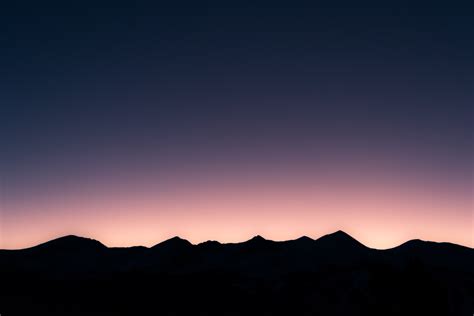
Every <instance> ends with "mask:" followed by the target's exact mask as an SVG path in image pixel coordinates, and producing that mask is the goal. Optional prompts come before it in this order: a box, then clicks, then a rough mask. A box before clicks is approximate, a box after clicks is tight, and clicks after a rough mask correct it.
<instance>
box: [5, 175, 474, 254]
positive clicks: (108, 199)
mask: <svg viewBox="0 0 474 316" xmlns="http://www.w3.org/2000/svg"><path fill="white" fill-rule="evenodd" d="M226 179H229V178H226ZM347 179H348V178H347V177H338V176H335V175H331V176H327V177H325V176H320V177H319V178H314V177H312V176H311V175H309V176H307V177H302V176H301V175H300V176H298V177H296V178H292V177H290V176H285V177H281V178H279V177H270V176H268V177H266V178H261V179H257V178H256V177H253V178H245V176H242V177H232V181H229V180H223V179H222V178H207V179H204V180H200V179H199V178H196V179H195V180H194V181H193V180H189V181H187V182H186V183H185V184H183V183H180V184H179V185H169V186H167V187H163V186H161V187H158V186H153V185H150V184H147V185H146V186H144V187H146V189H143V190H139V189H137V188H136V190H134V191H133V193H130V192H128V194H125V193H124V192H121V191H120V189H117V188H116V189H115V191H114V190H109V191H107V192H105V191H104V190H101V189H100V188H99V187H95V188H89V189H88V190H89V191H87V192H85V191H83V192H75V193H74V194H70V195H64V196H62V198H61V199H60V198H58V197H57V195H54V198H53V197H51V196H46V197H43V198H42V199H36V200H25V201H23V202H22V203H19V202H17V203H15V204H14V205H10V206H9V207H10V208H14V214H15V216H14V217H11V218H9V217H4V220H3V223H4V224H3V227H2V234H1V236H0V237H1V239H0V248H2V249H17V248H25V247H30V246H34V245H36V244H38V243H42V242H45V241H47V240H50V239H53V238H56V237H60V236H63V235H69V234H75V235H79V236H84V237H90V238H94V239H97V240H99V241H101V242H103V243H104V244H106V245H107V246H136V245H144V246H152V245H154V244H156V243H158V242H161V241H163V240H165V239H167V238H170V237H173V236H176V235H179V236H180V237H182V238H185V239H188V240H189V241H191V242H192V243H199V242H203V241H206V240H218V241H220V242H241V241H244V240H247V239H249V238H251V237H252V236H254V235H257V234H259V235H262V236H264V237H265V238H268V239H272V240H289V239H295V238H298V237H300V236H302V235H307V236H309V237H312V238H318V237H320V236H322V235H324V234H327V233H331V232H334V231H336V230H344V231H346V232H347V233H349V234H350V235H352V236H353V237H354V238H356V239H358V240H359V241H360V242H362V243H363V244H365V245H366V246H369V247H373V248H379V249H385V248H391V247H394V246H397V245H399V244H401V243H403V242H405V241H407V240H410V239H414V238H419V239H424V240H432V241H439V242H441V241H443V242H444V241H445V242H453V243H457V244H462V245H466V246H469V247H473V246H474V242H473V216H472V199H471V197H470V194H469V192H468V190H466V188H464V189H460V188H459V187H454V186H452V187H449V186H446V185H433V184H432V183H431V184H430V185H424V184H423V183H422V182H420V181H417V182H416V181H414V180H413V179H412V181H411V182H409V183H408V182H403V181H402V180H406V179H400V178H398V179H397V177H395V176H393V175H390V176H381V175H377V177H375V176H371V175H370V174H368V175H367V176H366V177H365V178H364V180H363V181H361V180H359V181H348V180H347ZM32 210H35V211H32Z"/></svg>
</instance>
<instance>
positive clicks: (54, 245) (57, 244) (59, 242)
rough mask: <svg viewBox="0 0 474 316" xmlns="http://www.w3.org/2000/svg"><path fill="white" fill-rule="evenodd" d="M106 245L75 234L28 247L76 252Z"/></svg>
mask: <svg viewBox="0 0 474 316" xmlns="http://www.w3.org/2000/svg"><path fill="white" fill-rule="evenodd" d="M106 248H107V247H106V246H105V245H103V244H102V243H101V242H99V241H97V240H95V239H91V238H84V237H79V236H75V235H68V236H64V237H60V238H57V239H53V240H50V241H48V242H45V243H42V244H39V245H37V246H35V247H31V248H29V250H31V251H53V252H78V251H97V250H103V249H106Z"/></svg>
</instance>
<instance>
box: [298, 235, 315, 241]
mask: <svg viewBox="0 0 474 316" xmlns="http://www.w3.org/2000/svg"><path fill="white" fill-rule="evenodd" d="M295 241H302V242H308V241H309V242H313V241H314V239H313V238H310V237H308V236H301V237H300V238H298V239H295Z"/></svg>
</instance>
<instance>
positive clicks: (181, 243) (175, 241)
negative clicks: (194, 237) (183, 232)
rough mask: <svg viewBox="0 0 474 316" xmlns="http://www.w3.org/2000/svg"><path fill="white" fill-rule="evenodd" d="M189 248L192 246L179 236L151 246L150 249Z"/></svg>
mask: <svg viewBox="0 0 474 316" xmlns="http://www.w3.org/2000/svg"><path fill="white" fill-rule="evenodd" d="M189 246H192V244H191V243H190V242H189V241H187V240H186V239H183V238H181V237H179V236H174V237H172V238H170V239H167V240H165V241H162V242H160V243H159V244H157V245H155V246H153V247H152V248H158V247H160V248H162V247H167V248H168V247H180V248H184V247H189Z"/></svg>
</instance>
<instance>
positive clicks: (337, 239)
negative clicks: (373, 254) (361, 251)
mask: <svg viewBox="0 0 474 316" xmlns="http://www.w3.org/2000/svg"><path fill="white" fill-rule="evenodd" d="M317 241H318V242H324V243H328V242H329V243H331V244H338V245H341V244H358V245H362V244H361V243H360V242H359V241H357V240H356V239H355V238H353V237H352V236H351V235H349V234H347V233H346V232H344V231H342V230H338V231H336V232H334V233H331V234H327V235H324V236H322V237H320V238H319V239H317Z"/></svg>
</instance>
